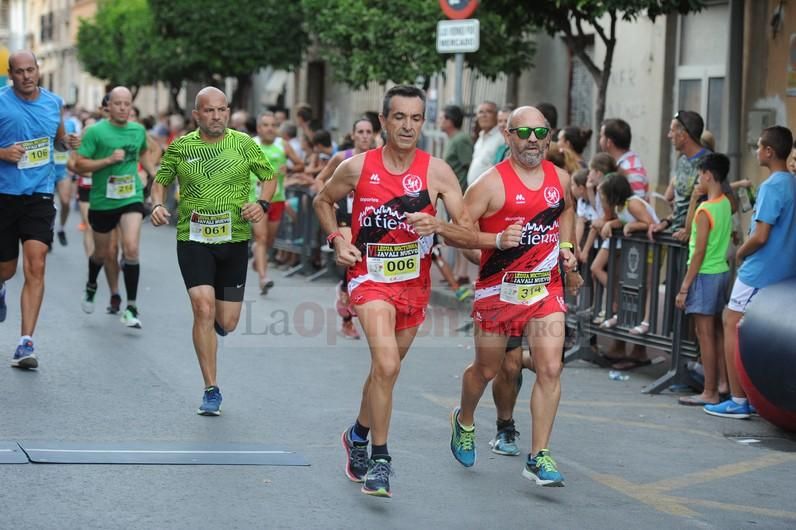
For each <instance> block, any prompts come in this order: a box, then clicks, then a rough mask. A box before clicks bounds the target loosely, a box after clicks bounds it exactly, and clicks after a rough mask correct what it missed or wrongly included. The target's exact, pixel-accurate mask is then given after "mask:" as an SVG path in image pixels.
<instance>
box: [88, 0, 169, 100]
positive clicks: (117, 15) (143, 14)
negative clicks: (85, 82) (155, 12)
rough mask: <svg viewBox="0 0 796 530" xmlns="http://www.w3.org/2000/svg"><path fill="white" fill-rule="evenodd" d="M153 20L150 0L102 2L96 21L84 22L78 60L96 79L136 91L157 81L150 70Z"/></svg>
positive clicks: (106, 0)
mask: <svg viewBox="0 0 796 530" xmlns="http://www.w3.org/2000/svg"><path fill="white" fill-rule="evenodd" d="M152 27H153V26H152V17H151V13H150V12H149V7H148V5H147V0H126V1H124V2H116V1H113V0H101V1H100V2H99V6H98V8H97V14H96V16H95V18H94V19H93V20H81V21H80V26H79V28H78V32H77V56H78V59H79V60H80V62H81V63H82V64H83V67H84V68H85V69H86V71H87V72H89V73H90V74H91V75H93V76H94V77H98V78H100V79H105V80H107V81H108V82H109V83H110V84H111V85H114V86H116V85H125V86H128V87H131V88H133V89H135V87H138V86H140V85H143V84H148V83H152V82H154V81H155V80H156V79H157V74H156V72H155V70H153V69H152V68H151V60H152V49H153V45H154V44H155V40H154V34H153V33H152Z"/></svg>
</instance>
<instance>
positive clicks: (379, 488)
mask: <svg viewBox="0 0 796 530" xmlns="http://www.w3.org/2000/svg"><path fill="white" fill-rule="evenodd" d="M390 475H392V464H391V463H390V460H389V457H387V458H384V457H378V458H376V459H375V460H370V461H369V462H368V473H367V475H365V483H364V484H362V493H364V494H366V495H373V496H374V497H392V493H391V492H390Z"/></svg>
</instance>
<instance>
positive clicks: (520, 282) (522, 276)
mask: <svg viewBox="0 0 796 530" xmlns="http://www.w3.org/2000/svg"><path fill="white" fill-rule="evenodd" d="M549 283H550V271H540V272H507V273H506V274H504V275H503V281H502V282H501V283H500V301H501V302H506V303H509V304H519V305H533V304H535V303H536V302H539V301H540V300H542V299H543V298H545V297H546V296H547V284H549Z"/></svg>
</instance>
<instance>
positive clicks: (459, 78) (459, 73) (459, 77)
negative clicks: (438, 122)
mask: <svg viewBox="0 0 796 530" xmlns="http://www.w3.org/2000/svg"><path fill="white" fill-rule="evenodd" d="M454 79H455V81H454V85H453V87H454V91H453V104H454V105H459V106H460V107H461V106H462V101H463V100H464V96H463V93H464V91H463V89H462V85H463V84H464V54H463V53H457V54H456V74H455V78H454Z"/></svg>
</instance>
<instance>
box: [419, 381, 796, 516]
mask: <svg viewBox="0 0 796 530" xmlns="http://www.w3.org/2000/svg"><path fill="white" fill-rule="evenodd" d="M422 396H423V397H424V398H425V399H427V400H428V401H430V402H432V403H434V404H436V405H439V406H441V407H444V408H446V409H451V408H453V407H455V406H457V405H458V404H459V400H458V399H457V398H444V397H441V396H436V395H434V394H429V393H423V394H422ZM565 403H566V404H576V403H577V402H562V404H565ZM601 403H602V404H603V405H602V406H606V407H607V406H617V407H618V406H625V407H626V406H628V405H626V404H622V403H615V404H610V405H609V403H611V402H601ZM584 404H585V402H584ZM578 405H580V406H582V405H581V404H578ZM637 405H641V404H637ZM481 406H486V407H488V408H493V409H494V407H495V406H494V404H493V403H491V402H489V401H486V402H483V403H481ZM656 408H657V407H656ZM661 408H663V407H661ZM666 408H677V407H668V406H667V407H666ZM557 416H559V417H566V418H570V419H576V420H579V421H591V422H594V423H606V424H610V425H617V424H618V425H625V426H628V427H636V428H641V429H650V430H659V431H665V432H667V433H670V432H681V433H684V434H691V435H697V436H703V437H707V438H713V439H721V440H725V437H724V436H722V435H720V434H716V433H715V432H709V431H700V430H698V429H687V428H677V427H671V426H669V425H660V424H655V423H645V422H642V421H632V420H622V419H618V418H608V417H604V416H587V415H583V414H575V413H572V412H566V411H561V410H559V411H558V414H557ZM557 459H558V460H560V461H562V462H564V463H566V464H567V465H569V466H571V467H573V468H575V469H578V470H580V472H581V473H583V474H584V475H586V476H588V477H589V478H591V479H592V480H594V481H595V482H598V483H600V484H602V485H604V486H606V487H608V488H610V489H612V490H614V491H616V492H618V493H621V494H622V495H625V496H626V497H629V498H631V499H635V500H637V501H639V502H640V503H642V504H645V505H647V506H649V507H650V508H653V509H655V510H657V511H659V512H663V513H667V514H670V515H675V516H679V517H687V518H696V517H700V516H702V514H700V513H699V512H696V511H694V510H692V509H691V508H690V507H689V506H699V507H702V508H710V509H718V510H725V511H734V512H740V513H746V514H754V515H761V516H765V517H775V518H779V519H792V520H796V512H789V511H785V510H774V509H770V508H761V507H758V506H746V505H743V504H733V503H725V502H718V501H710V500H705V499H695V498H691V497H679V496H675V495H667V494H666V492H669V491H671V490H675V489H680V488H685V487H689V486H693V485H696V484H702V483H706V482H713V481H716V480H721V479H726V478H730V477H734V476H737V475H742V474H745V473H750V472H753V471H757V470H759V469H761V468H766V467H770V466H775V465H781V464H786V463H789V462H796V454H794V453H768V454H764V455H762V456H760V457H758V458H754V459H750V460H744V461H743V462H736V463H733V464H727V465H723V466H718V467H714V468H711V469H706V470H702V471H697V472H694V473H689V474H686V475H680V476H678V477H674V478H668V479H662V480H659V481H656V482H651V483H648V484H635V483H633V482H630V481H628V480H626V479H624V478H622V477H619V476H616V475H607V474H605V473H597V472H596V471H594V470H592V469H589V468H588V467H586V466H584V465H583V464H580V463H578V462H575V461H573V460H571V459H569V458H565V457H561V456H560V455H559V457H557Z"/></svg>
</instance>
